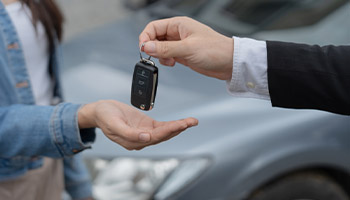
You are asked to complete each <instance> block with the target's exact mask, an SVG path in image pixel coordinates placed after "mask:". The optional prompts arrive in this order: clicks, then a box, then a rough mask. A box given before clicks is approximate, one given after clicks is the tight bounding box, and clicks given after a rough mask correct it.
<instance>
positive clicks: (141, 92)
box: [135, 86, 146, 97]
mask: <svg viewBox="0 0 350 200" xmlns="http://www.w3.org/2000/svg"><path fill="white" fill-rule="evenodd" d="M135 93H136V95H138V96H140V97H145V96H146V89H145V88H142V87H140V86H136V87H135Z"/></svg>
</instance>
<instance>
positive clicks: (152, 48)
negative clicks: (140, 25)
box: [144, 42, 156, 53]
mask: <svg viewBox="0 0 350 200" xmlns="http://www.w3.org/2000/svg"><path fill="white" fill-rule="evenodd" d="M144 50H145V52H147V53H156V43H155V42H146V43H145V46H144Z"/></svg>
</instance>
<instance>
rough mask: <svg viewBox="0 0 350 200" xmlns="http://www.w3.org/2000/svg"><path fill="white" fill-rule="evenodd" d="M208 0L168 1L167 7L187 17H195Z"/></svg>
mask: <svg viewBox="0 0 350 200" xmlns="http://www.w3.org/2000/svg"><path fill="white" fill-rule="evenodd" d="M208 1H209V0H185V1H169V3H170V5H169V7H170V8H171V9H174V10H176V11H178V12H180V13H182V14H184V15H187V16H193V17H194V16H196V15H197V14H198V13H200V12H201V10H202V8H203V7H205V6H206V4H207V3H208Z"/></svg>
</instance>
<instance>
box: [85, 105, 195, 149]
mask: <svg viewBox="0 0 350 200" xmlns="http://www.w3.org/2000/svg"><path fill="white" fill-rule="evenodd" d="M78 123H79V127H80V128H90V127H99V128H100V129H101V130H102V132H103V133H104V134H105V135H106V136H107V137H108V138H109V139H110V140H112V141H113V142H116V143H118V144H120V145H121V146H123V147H124V148H126V149H128V150H140V149H142V148H144V147H146V146H149V145H154V144H158V143H160V142H163V141H166V140H168V139H170V138H172V137H174V136H176V135H178V134H179V133H181V132H182V131H184V130H186V129H187V128H190V127H192V126H196V125H197V124H198V120H197V119H195V118H186V119H181V120H175V121H168V122H160V121H156V120H154V119H152V118H151V117H148V116H147V115H145V114H144V113H142V112H140V111H138V110H136V109H135V108H133V107H131V106H129V105H126V104H123V103H121V102H118V101H113V100H108V101H99V102H96V103H91V104H87V105H85V106H83V107H82V108H81V109H80V111H79V114H78Z"/></svg>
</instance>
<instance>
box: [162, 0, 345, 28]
mask: <svg viewBox="0 0 350 200" xmlns="http://www.w3.org/2000/svg"><path fill="white" fill-rule="evenodd" d="M346 2H348V0H332V1H330V0H222V1H215V0H180V1H168V7H169V8H170V9H172V10H175V11H176V12H178V13H179V14H182V15H187V16H191V17H194V18H197V19H199V20H201V19H202V20H201V21H203V22H209V24H214V25H216V24H218V23H217V22H220V24H223V25H225V26H226V27H236V28H237V32H239V30H246V31H245V32H247V33H248V32H251V33H252V32H256V31H259V30H278V29H287V28H295V27H302V26H309V25H312V24H314V23H317V22H318V21H320V20H322V19H323V18H324V17H326V16H327V15H329V14H330V13H331V12H333V11H335V10H336V9H338V8H339V7H341V6H342V5H343V4H345V3H346ZM205 15H207V16H205ZM215 21H216V23H215ZM229 23H231V26H227V25H229ZM232 25H236V26H232ZM218 26H220V25H218ZM230 32H232V31H230ZM234 32H236V31H233V33H234Z"/></svg>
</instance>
